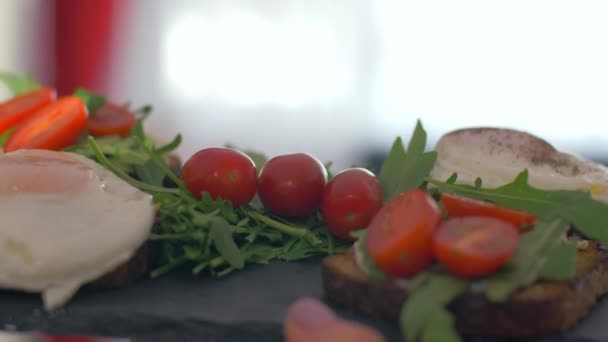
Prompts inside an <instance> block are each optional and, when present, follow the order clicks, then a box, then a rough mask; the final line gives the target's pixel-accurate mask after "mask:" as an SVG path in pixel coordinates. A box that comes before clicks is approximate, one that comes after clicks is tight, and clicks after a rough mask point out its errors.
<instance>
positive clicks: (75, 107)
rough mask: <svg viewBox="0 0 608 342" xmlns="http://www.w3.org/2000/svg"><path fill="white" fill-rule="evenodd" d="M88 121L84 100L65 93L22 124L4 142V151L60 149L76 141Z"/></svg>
mask: <svg viewBox="0 0 608 342" xmlns="http://www.w3.org/2000/svg"><path fill="white" fill-rule="evenodd" d="M86 125H87V110H86V107H85V105H84V102H82V100H81V99H80V98H78V97H75V96H64V97H61V98H59V99H58V100H57V101H55V102H52V103H50V104H48V105H46V106H44V107H42V108H41V109H39V110H38V111H37V112H35V113H34V114H32V116H31V117H30V118H28V119H27V120H25V121H24V122H23V123H22V124H20V125H19V126H18V127H17V129H16V130H15V131H14V132H13V134H11V136H10V138H9V139H8V141H7V142H6V144H5V145H4V151H5V152H10V151H15V150H18V149H46V150H61V149H63V148H65V147H68V146H70V145H72V144H74V143H75V142H76V141H77V140H78V137H79V136H80V134H82V132H83V131H84V129H85V128H86Z"/></svg>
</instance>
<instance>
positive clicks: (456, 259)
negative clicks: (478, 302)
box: [433, 216, 519, 279]
mask: <svg viewBox="0 0 608 342" xmlns="http://www.w3.org/2000/svg"><path fill="white" fill-rule="evenodd" d="M518 242H519V233H518V232H517V230H516V229H515V226H513V225H512V224H511V223H508V222H505V221H502V220H499V219H495V218H491V217H482V216H469V217H458V218H452V219H449V220H447V221H445V222H443V223H442V224H441V225H440V226H439V230H438V231H437V234H435V238H434V241H433V251H434V254H435V257H436V258H437V259H438V260H439V262H440V263H441V264H442V265H443V266H444V267H445V268H446V269H447V270H448V271H450V272H451V273H452V274H454V275H456V276H459V277H462V278H467V279H472V278H478V277H482V276H485V275H488V274H492V273H494V272H496V271H498V269H500V268H501V267H502V266H503V265H504V264H505V263H506V262H507V260H508V259H509V257H511V255H512V254H513V252H514V251H515V248H517V244H518Z"/></svg>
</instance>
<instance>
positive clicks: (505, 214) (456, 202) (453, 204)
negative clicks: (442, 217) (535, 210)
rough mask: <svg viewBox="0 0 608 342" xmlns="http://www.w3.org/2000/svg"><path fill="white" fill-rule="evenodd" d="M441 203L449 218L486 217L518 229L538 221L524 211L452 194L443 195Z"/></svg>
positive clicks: (535, 217) (534, 216)
mask: <svg viewBox="0 0 608 342" xmlns="http://www.w3.org/2000/svg"><path fill="white" fill-rule="evenodd" d="M441 203H442V204H443V208H444V209H445V211H446V212H447V214H448V217H464V216H486V217H493V218H497V219H500V220H503V221H507V222H509V223H511V224H513V225H515V227H516V228H519V227H522V226H524V225H528V224H532V223H534V222H536V220H538V217H537V216H536V215H533V214H530V213H526V212H523V211H519V210H515V209H509V208H505V207H499V206H497V205H495V204H492V203H489V202H484V201H478V200H474V199H470V198H466V197H462V196H457V195H452V194H441Z"/></svg>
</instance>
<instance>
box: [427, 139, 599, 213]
mask: <svg viewBox="0 0 608 342" xmlns="http://www.w3.org/2000/svg"><path fill="white" fill-rule="evenodd" d="M435 151H437V162H436V164H435V167H434V168H433V170H432V172H431V177H432V178H435V179H438V180H441V181H445V180H447V179H448V178H449V177H450V176H451V175H452V174H453V173H454V172H456V173H458V181H457V182H458V183H465V184H474V182H475V179H476V178H477V177H479V178H481V179H482V181H483V186H484V187H486V188H496V187H499V186H501V185H504V184H507V183H510V182H512V181H513V180H514V179H515V177H516V176H517V175H518V174H519V173H520V172H521V171H523V170H524V169H527V170H528V181H529V183H530V185H532V186H535V187H537V188H540V189H545V190H584V191H589V192H590V193H591V195H592V196H593V197H594V198H595V199H597V200H601V201H604V202H608V191H607V189H608V168H606V167H604V166H602V165H599V164H596V163H593V162H591V161H588V160H584V159H581V158H577V157H575V156H573V155H570V154H567V153H562V152H560V151H558V150H556V149H555V148H554V147H553V146H552V145H550V144H549V143H547V142H546V141H544V140H542V139H540V138H538V137H536V136H533V135H531V134H529V133H526V132H521V131H516V130H510V129H500V128H469V129H462V130H457V131H454V132H451V133H448V134H446V135H444V136H443V137H441V138H440V139H439V141H438V142H437V145H436V146H435Z"/></svg>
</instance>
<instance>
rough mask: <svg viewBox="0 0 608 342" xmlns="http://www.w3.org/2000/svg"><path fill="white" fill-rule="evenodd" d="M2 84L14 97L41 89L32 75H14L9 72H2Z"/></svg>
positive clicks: (0, 78)
mask: <svg viewBox="0 0 608 342" xmlns="http://www.w3.org/2000/svg"><path fill="white" fill-rule="evenodd" d="M0 82H2V83H4V85H6V87H7V88H8V89H9V90H10V91H11V92H12V93H13V95H19V94H22V93H27V92H28V91H32V90H35V89H38V88H40V87H41V85H40V84H39V83H38V82H36V81H34V79H33V78H32V76H31V75H30V74H21V75H14V74H11V73H7V72H0Z"/></svg>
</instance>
